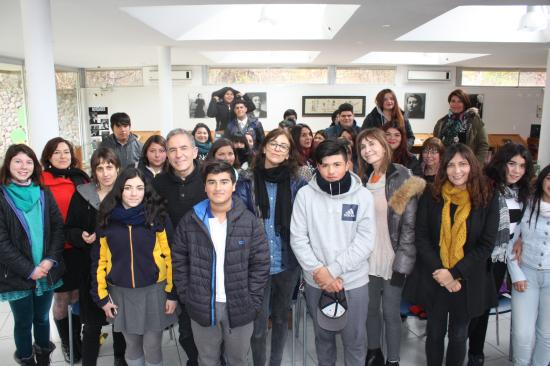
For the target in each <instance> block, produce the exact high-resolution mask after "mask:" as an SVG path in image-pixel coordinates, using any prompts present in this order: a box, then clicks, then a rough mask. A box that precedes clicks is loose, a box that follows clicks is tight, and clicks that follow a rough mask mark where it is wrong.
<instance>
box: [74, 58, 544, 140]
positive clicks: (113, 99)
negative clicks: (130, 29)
mask: <svg viewBox="0 0 550 366" xmlns="http://www.w3.org/2000/svg"><path fill="white" fill-rule="evenodd" d="M190 68H191V69H192V71H193V79H192V80H190V81H186V82H185V83H184V84H179V85H174V119H175V127H183V128H186V129H192V128H193V126H194V125H195V123H197V122H206V123H207V124H208V125H209V126H210V127H211V128H213V127H214V126H215V121H214V119H190V118H189V112H188V110H189V96H193V97H195V96H196V94H197V93H198V92H201V93H202V94H203V96H204V97H205V99H206V100H207V103H208V101H209V99H210V94H211V92H212V91H214V90H217V89H219V88H221V87H223V85H215V86H214V85H203V80H202V74H201V67H200V66H193V67H190ZM408 68H409V67H406V66H400V67H398V68H397V77H396V83H395V84H394V85H341V84H338V85H313V84H306V85H251V84H247V85H232V86H233V87H234V88H236V89H237V90H240V91H241V92H243V93H244V92H267V111H268V118H266V119H265V120H262V122H263V124H264V127H265V129H267V130H269V129H272V128H275V127H276V126H277V124H278V123H279V122H280V121H281V120H282V114H283V112H284V111H285V110H286V109H288V108H293V109H295V110H296V111H297V112H298V115H299V118H298V119H299V121H300V122H304V123H307V124H309V125H310V127H311V128H312V129H313V130H314V131H315V130H317V129H321V128H325V127H326V126H328V124H329V122H330V118H329V117H323V118H319V117H301V116H300V115H301V112H302V96H303V95H365V96H366V98H367V113H369V112H370V110H371V109H372V108H373V107H374V98H375V96H376V94H377V93H378V91H379V90H381V89H383V88H386V87H389V88H391V89H393V90H394V91H395V92H396V94H397V98H398V102H399V104H400V106H401V107H403V97H404V94H405V93H406V92H407V93H411V92H419V93H426V116H425V119H422V120H421V119H413V120H411V124H412V128H413V131H414V132H431V131H432V130H433V126H434V124H435V122H436V121H437V120H438V119H439V118H441V117H442V116H443V115H445V114H446V113H447V110H448V103H447V96H448V94H449V93H450V92H451V91H452V90H453V89H455V88H456V86H455V80H454V76H455V75H454V74H455V69H454V68H449V67H446V68H439V69H445V70H451V71H452V74H453V80H452V81H450V82H415V83H410V82H408V80H406V73H407V69H408ZM413 68H414V69H419V67H413ZM428 69H431V70H433V69H438V68H434V67H432V68H428ZM463 89H465V90H466V92H468V93H477V94H484V96H485V104H484V112H483V113H484V114H483V120H484V121H485V123H486V128H487V130H488V132H489V133H519V134H520V135H522V136H524V137H527V136H528V135H529V128H530V125H531V124H532V123H540V118H537V117H536V112H537V106H538V105H542V99H543V88H498V87H475V88H474V87H471V88H469V87H466V88H463ZM89 106H106V107H109V113H114V112H122V111H124V112H126V113H128V114H129V115H130V117H131V118H132V128H133V129H134V130H156V129H160V121H159V120H158V118H159V117H158V116H159V108H160V104H159V98H158V88H157V87H156V86H154V85H153V86H144V87H126V88H115V89H114V90H112V91H105V92H101V91H100V90H98V89H84V98H83V107H84V108H85V109H84V110H85V111H87V110H88V109H87V108H88V107H89ZM84 117H86V116H84ZM363 118H364V117H357V118H356V119H357V122H358V123H359V124H361V123H362V120H363Z"/></svg>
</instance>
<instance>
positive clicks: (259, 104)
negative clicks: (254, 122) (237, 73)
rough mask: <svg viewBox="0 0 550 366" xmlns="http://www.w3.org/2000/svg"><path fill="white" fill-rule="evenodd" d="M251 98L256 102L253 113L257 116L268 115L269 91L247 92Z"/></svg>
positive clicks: (264, 116) (263, 116)
mask: <svg viewBox="0 0 550 366" xmlns="http://www.w3.org/2000/svg"><path fill="white" fill-rule="evenodd" d="M246 95H247V96H248V97H249V98H250V100H251V101H252V103H254V107H256V109H254V111H252V112H251V113H252V114H253V115H254V117H256V118H266V117H267V93H265V92H252V93H246Z"/></svg>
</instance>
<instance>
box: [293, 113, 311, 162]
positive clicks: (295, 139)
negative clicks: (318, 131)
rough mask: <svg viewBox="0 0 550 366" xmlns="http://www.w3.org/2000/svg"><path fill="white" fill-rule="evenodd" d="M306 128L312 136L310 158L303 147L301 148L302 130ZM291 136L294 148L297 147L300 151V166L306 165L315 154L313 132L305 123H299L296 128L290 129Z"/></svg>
mask: <svg viewBox="0 0 550 366" xmlns="http://www.w3.org/2000/svg"><path fill="white" fill-rule="evenodd" d="M304 128H306V129H307V130H308V131H309V133H310V134H311V147H310V151H309V156H307V155H306V153H305V151H304V150H303V148H302V146H300V136H301V135H302V130H303V129H304ZM290 136H292V141H293V142H294V146H296V150H298V151H297V152H298V156H297V157H298V162H299V163H300V165H305V164H306V163H307V161H308V160H309V159H310V158H311V156H312V152H313V131H312V130H311V128H309V126H308V125H306V124H305V123H298V124H297V125H296V126H294V127H292V128H291V129H290Z"/></svg>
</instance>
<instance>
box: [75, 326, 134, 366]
mask: <svg viewBox="0 0 550 366" xmlns="http://www.w3.org/2000/svg"><path fill="white" fill-rule="evenodd" d="M100 334H101V325H87V324H84V328H83V330H82V366H96V364H97V356H98V355H99V336H100ZM113 350H114V355H115V358H122V359H124V353H125V351H126V341H124V336H123V335H122V333H120V332H115V331H114V330H113Z"/></svg>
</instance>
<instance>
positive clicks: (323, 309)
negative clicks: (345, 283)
mask: <svg viewBox="0 0 550 366" xmlns="http://www.w3.org/2000/svg"><path fill="white" fill-rule="evenodd" d="M347 322H348V302H347V300H346V293H345V291H344V290H342V291H340V292H332V293H331V292H325V291H323V292H322V293H321V297H320V298H319V306H318V307H317V323H318V324H319V326H320V327H321V328H323V329H325V330H330V331H332V332H338V331H340V330H342V329H344V327H345V326H346V324H347Z"/></svg>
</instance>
